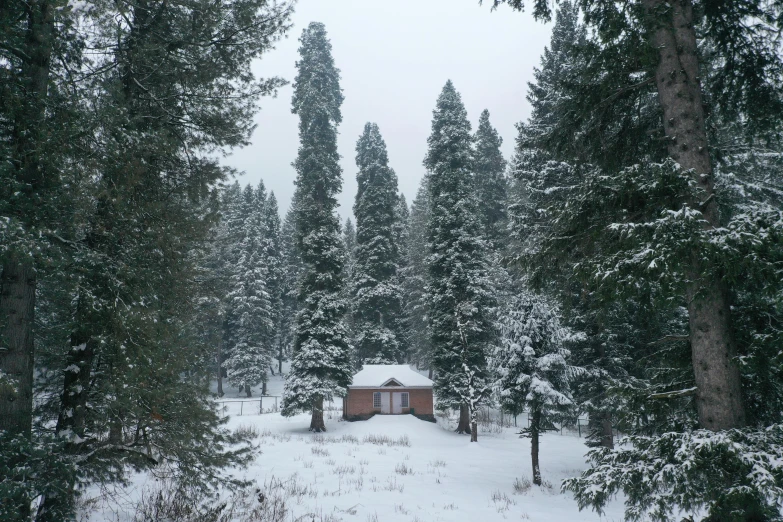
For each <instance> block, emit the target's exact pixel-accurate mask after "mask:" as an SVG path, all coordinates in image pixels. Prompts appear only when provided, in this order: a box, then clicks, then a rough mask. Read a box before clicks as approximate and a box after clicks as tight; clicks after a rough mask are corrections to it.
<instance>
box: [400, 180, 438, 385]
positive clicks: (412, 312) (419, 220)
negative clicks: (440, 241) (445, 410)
mask: <svg viewBox="0 0 783 522" xmlns="http://www.w3.org/2000/svg"><path fill="white" fill-rule="evenodd" d="M427 186H428V181H427V176H425V177H424V178H423V179H422V180H421V185H420V186H419V190H418V192H417V193H416V198H415V199H414V200H413V203H412V205H411V211H410V216H409V218H408V226H407V227H406V228H407V237H406V241H405V267H404V268H403V269H402V271H401V274H402V285H403V291H404V296H405V320H406V326H407V339H408V342H409V348H408V349H409V356H408V357H409V360H410V361H411V362H413V363H415V364H416V365H417V366H418V367H419V368H426V369H428V370H429V376H430V378H432V376H433V368H432V339H431V337H430V331H429V323H428V319H427V316H428V310H429V302H428V300H427V286H428V284H429V263H428V258H429V243H428V239H427V227H428V222H429V216H430V204H429V192H428V188H427Z"/></svg>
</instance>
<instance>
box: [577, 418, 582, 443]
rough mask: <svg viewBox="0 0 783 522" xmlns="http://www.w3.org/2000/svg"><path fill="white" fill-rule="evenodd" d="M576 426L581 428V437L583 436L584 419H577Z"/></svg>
mask: <svg viewBox="0 0 783 522" xmlns="http://www.w3.org/2000/svg"><path fill="white" fill-rule="evenodd" d="M576 427H577V428H579V438H580V439H581V438H582V419H576Z"/></svg>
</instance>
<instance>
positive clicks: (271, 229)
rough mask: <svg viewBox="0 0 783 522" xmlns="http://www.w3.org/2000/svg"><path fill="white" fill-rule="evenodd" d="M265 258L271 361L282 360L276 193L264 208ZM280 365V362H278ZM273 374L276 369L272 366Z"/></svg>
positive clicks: (279, 252) (278, 219) (281, 288)
mask: <svg viewBox="0 0 783 522" xmlns="http://www.w3.org/2000/svg"><path fill="white" fill-rule="evenodd" d="M264 231H265V232H266V237H265V238H264V258H265V260H266V263H267V290H268V291H269V301H270V303H271V306H272V317H271V318H272V329H271V331H270V332H269V336H268V340H267V346H268V349H269V351H270V359H272V358H277V359H278V361H280V360H281V359H282V354H283V334H282V325H283V318H282V315H283V278H284V274H283V269H284V268H283V267H284V265H283V247H282V239H281V237H280V234H281V227H280V210H279V208H278V206H277V198H276V197H275V193H274V192H270V193H269V197H268V198H267V200H266V205H265V206H264ZM278 364H280V362H278ZM270 369H271V370H272V373H274V369H272V367H271V366H270ZM263 392H264V393H266V381H264V390H263Z"/></svg>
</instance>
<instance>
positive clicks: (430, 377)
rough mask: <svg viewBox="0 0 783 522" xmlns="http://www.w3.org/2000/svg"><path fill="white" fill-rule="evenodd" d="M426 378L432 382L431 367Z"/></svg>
mask: <svg viewBox="0 0 783 522" xmlns="http://www.w3.org/2000/svg"><path fill="white" fill-rule="evenodd" d="M427 378H428V379H429V380H432V366H430V369H429V371H428V372H427Z"/></svg>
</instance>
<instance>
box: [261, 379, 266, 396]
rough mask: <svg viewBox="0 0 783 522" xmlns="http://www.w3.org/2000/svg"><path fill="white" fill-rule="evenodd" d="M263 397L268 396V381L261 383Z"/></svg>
mask: <svg viewBox="0 0 783 522" xmlns="http://www.w3.org/2000/svg"><path fill="white" fill-rule="evenodd" d="M261 395H266V381H264V382H263V383H261Z"/></svg>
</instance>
